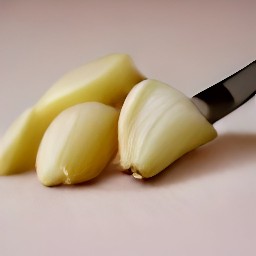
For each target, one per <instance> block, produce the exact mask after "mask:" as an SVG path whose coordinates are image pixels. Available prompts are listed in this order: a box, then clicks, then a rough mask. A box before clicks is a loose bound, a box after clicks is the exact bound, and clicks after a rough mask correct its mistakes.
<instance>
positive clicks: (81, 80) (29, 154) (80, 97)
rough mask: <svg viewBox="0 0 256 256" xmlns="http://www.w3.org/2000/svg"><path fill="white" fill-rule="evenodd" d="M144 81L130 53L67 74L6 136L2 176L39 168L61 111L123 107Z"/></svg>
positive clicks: (0, 163)
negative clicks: (42, 147)
mask: <svg viewBox="0 0 256 256" xmlns="http://www.w3.org/2000/svg"><path fill="white" fill-rule="evenodd" d="M143 79H144V77H143V76H142V75H141V74H140V72H139V71H138V70H137V69H136V67H135V66H134V64H133V62H132V60H131V58H130V57H129V56H128V55H126V54H112V55H108V56H106V57H103V58H100V59H98V60H95V61H93V62H91V63H89V64H87V65H84V66H82V67H80V68H77V69H75V70H73V71H71V72H69V73H68V74H66V75H64V76H63V77H62V78H61V79H60V80H59V81H57V82H56V83H55V84H54V85H53V87H52V88H50V89H49V91H48V92H47V93H46V94H45V95H44V96H43V97H42V98H41V100H39V102H38V103H37V104H36V105H35V106H34V107H33V108H32V109H31V113H32V112H33V114H28V113H27V112H25V113H24V114H22V115H21V117H20V118H18V121H17V122H15V123H14V124H13V125H12V128H10V130H9V131H7V133H6V134H5V135H4V138H3V141H4V142H3V143H2V145H0V147H1V151H0V175H8V174H13V173H17V172H22V171H27V170H29V169H33V168H34V167H35V158H36V153H37V150H38V146H39V144H40V141H41V139H42V137H43V134H44V132H45V130H46V129H47V127H48V126H49V124H50V123H51V122H52V120H53V119H54V118H55V117H56V116H57V115H58V114H59V113H60V112H61V111H63V110H64V109H66V108H68V107H70V106H73V105H76V104H78V103H82V102H88V101H98V102H102V103H105V104H109V105H112V106H118V105H119V106H120V105H122V103H123V101H124V99H125V97H126V95H127V94H128V93H129V91H130V90H131V88H132V87H133V86H134V85H135V84H137V83H138V82H139V81H141V80H143ZM20 120H22V121H20ZM16 123H18V125H17V124H16Z"/></svg>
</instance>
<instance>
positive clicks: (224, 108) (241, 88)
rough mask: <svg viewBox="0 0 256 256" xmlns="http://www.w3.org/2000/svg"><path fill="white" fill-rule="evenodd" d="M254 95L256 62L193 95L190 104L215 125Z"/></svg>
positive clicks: (255, 88) (255, 89)
mask: <svg viewBox="0 0 256 256" xmlns="http://www.w3.org/2000/svg"><path fill="white" fill-rule="evenodd" d="M255 93H256V61H253V62H252V63H250V64H249V65H247V66H246V67H245V68H243V69H241V70H239V71H238V72H236V73H234V74H233V75H231V76H229V77H227V78H226V79H224V80H222V81H220V82H219V83H217V84H215V85H213V86H211V87H209V88H207V89H206V90H204V91H202V92H200V93H198V94H196V95H194V96H193V97H192V102H193V103H194V104H195V105H196V106H197V108H198V109H199V111H200V112H201V113H202V114H203V115H204V116H205V117H206V119H207V120H208V121H209V122H210V123H212V124H213V123H215V122H216V121H218V120H219V119H221V118H222V117H224V116H226V115H228V114H229V113H231V112H232V111H234V110H235V109H237V108H238V107H239V106H241V105H242V104H244V103H245V102H246V101H248V100H249V99H250V98H252V97H253V96H254V95H255Z"/></svg>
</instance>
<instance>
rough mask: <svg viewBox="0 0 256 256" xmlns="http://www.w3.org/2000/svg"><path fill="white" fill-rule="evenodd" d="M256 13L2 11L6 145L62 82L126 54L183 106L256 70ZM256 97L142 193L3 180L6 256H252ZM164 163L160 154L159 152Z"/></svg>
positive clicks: (118, 186)
mask: <svg viewBox="0 0 256 256" xmlns="http://www.w3.org/2000/svg"><path fill="white" fill-rule="evenodd" d="M255 24H256V1H254V0H251V1H250V0H241V1H235V0H234V1H228V0H225V1H220V0H217V1H194V0H191V1H171V0H170V1H167V0H166V1H164V0H158V1H151V0H149V1H146V0H144V1H142V0H136V1H133V0H130V1H115V0H112V1H109V0H105V1H96V0H93V1H86V0H85V1H78V0H72V1H71V0H70V1H67V0H64V1H57V0H44V1H36V0H30V1H28V0H21V1H18V0H17V1H15V0H12V1H7V0H0V134H3V133H4V131H5V130H6V129H7V127H8V126H9V125H10V124H11V122H12V121H13V120H14V119H15V118H16V117H17V116H18V115H19V114H20V113H21V112H22V111H23V110H24V109H25V108H27V107H29V106H31V105H33V104H34V103H35V102H36V101H37V100H38V99H39V97H40V96H41V95H42V93H43V92H45V91H46V90H47V89H48V88H49V87H50V86H51V84H52V83H53V82H55V81H56V80H57V79H58V78H59V77H60V76H61V75H62V74H63V73H65V72H66V71H68V70H70V69H72V68H74V67H76V66H79V65H81V64H84V63H86V62H89V61H90V60H93V59H95V58H97V57H99V56H102V55H105V54H108V53H112V52H125V53H129V54H130V55H131V56H132V57H133V59H134V61H135V62H136V64H137V66H138V67H139V68H140V70H141V71H142V72H143V73H144V74H145V75H146V76H148V77H150V78H155V79H159V80H161V81H163V82H166V83H169V84H171V85H172V86H174V87H176V88H177V89H179V90H181V91H183V92H184V93H186V94H187V95H188V96H192V95H193V94H195V93H197V92H199V91H201V90H203V89H205V88H206V87H208V86H210V85H212V84H214V83H216V82H218V81H220V80H222V79H223V78H225V77H226V76H228V75H230V74H232V73H233V72H235V71H237V70H238V69H240V68H242V67H244V66H245V65H247V64H248V63H250V62H251V61H253V60H255V58H256V26H255ZM255 113H256V104H255V97H254V98H253V99H251V100H250V101H249V102H248V103H246V104H245V105H244V106H242V107H241V108H240V109H238V110H237V111H235V112H233V113H232V114H230V115H229V116H227V117H225V118H224V119H223V120H220V121H219V122H217V123H216V125H215V127H216V129H217V130H218V133H219V137H218V138H217V139H216V140H215V141H213V142H212V143H209V144H208V145H206V146H204V147H201V148H200V149H198V150H195V151H193V152H191V153H189V154H188V155H186V156H185V157H183V158H182V159H180V160H179V161H177V162H176V163H175V164H174V165H173V166H172V167H171V168H170V170H169V171H168V172H165V173H163V174H161V175H159V176H158V177H156V178H154V179H152V180H151V181H147V182H141V181H137V180H134V179H133V178H132V177H130V176H128V175H125V174H122V173H120V172H119V170H118V167H116V166H111V167H109V168H108V170H107V171H105V172H104V173H103V174H102V175H101V176H100V177H99V178H98V179H96V180H94V181H92V182H89V183H87V184H83V185H79V186H73V187H67V186H63V187H56V188H46V187H43V186H42V185H41V184H40V183H39V182H38V180H37V177H36V174H35V172H28V173H25V174H21V175H15V176H11V177H0V254H1V255H3V256H7V255H8V256H9V255H12V256H13V255H120V256H121V255H179V256H180V255H184V256H185V255H197V256H200V255H208V256H211V255H214V256H215V255H219V256H220V255H223V256H227V255H232V256H236V255H237V256H238V255H247V256H253V255H256V244H255V241H256V185H255V184H256V160H255V157H256V117H255ZM159 153H161V152H159Z"/></svg>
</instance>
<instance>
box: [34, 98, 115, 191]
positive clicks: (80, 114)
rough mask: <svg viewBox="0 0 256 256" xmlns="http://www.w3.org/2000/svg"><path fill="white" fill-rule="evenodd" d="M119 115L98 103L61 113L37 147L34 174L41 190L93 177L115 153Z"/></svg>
mask: <svg viewBox="0 0 256 256" xmlns="http://www.w3.org/2000/svg"><path fill="white" fill-rule="evenodd" d="M118 117H119V112H118V111H117V110H116V109H115V108H113V107H110V106H107V105H104V104H102V103H98V102H87V103H83V104H79V105H76V106H73V107H71V108H68V109H66V110H64V111H63V112H62V113H61V114H60V115H59V116H57V117H56V119H54V121H53V122H52V123H51V125H50V126H49V128H48V129H47V131H46V132H45V134H44V137H43V139H42V142H41V144H40V147H39V150H38V155H37V160H36V170H37V175H38V178H39V180H40V181H41V182H42V184H44V185H45V186H54V185H59V184H76V183H81V182H84V181H87V180H90V179H92V178H94V177H96V176H97V175H98V174H99V173H100V172H101V171H102V170H103V169H104V168H105V167H106V165H107V164H108V163H109V162H110V160H112V158H113V157H114V156H115V154H116V152H117V146H118V141H117V124H118Z"/></svg>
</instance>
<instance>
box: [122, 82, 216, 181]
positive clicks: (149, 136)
mask: <svg viewBox="0 0 256 256" xmlns="http://www.w3.org/2000/svg"><path fill="white" fill-rule="evenodd" d="M216 136H217V133H216V131H215V129H214V127H213V126H212V125H211V124H210V123H209V122H208V121H207V120H206V119H205V117H204V116H203V115H202V114H201V113H200V112H199V110H198V109H197V108H196V106H195V105H194V104H193V103H192V102H191V100H190V99H189V98H188V97H186V96H185V95H184V94H182V93H181V92H179V91H178V90H176V89H174V88H172V87H170V86H168V85H166V84H164V83H161V82H159V81H156V80H145V81H142V82H140V83H139V84H138V85H136V86H135V87H134V88H133V89H132V90H131V92H130V93H129V95H128V96H127V98H126V100H125V102H124V105H123V107H122V109H121V113H120V118H119V124H118V139H119V153H120V163H121V166H122V167H123V168H124V169H131V171H132V172H133V173H134V176H135V177H137V178H138V177H144V178H149V177H152V176H154V175H156V174H158V173H159V172H161V171H162V170H164V169H165V168H166V167H168V166H169V165H170V164H171V163H173V162H174V161H175V160H177V159H178V158H180V157H181V156H182V155H184V154H185V153H187V152H189V151H191V150H193V149H195V148H197V147H199V146H200V145H203V144H205V143H207V142H209V141H210V140H212V139H214V138H215V137H216Z"/></svg>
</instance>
